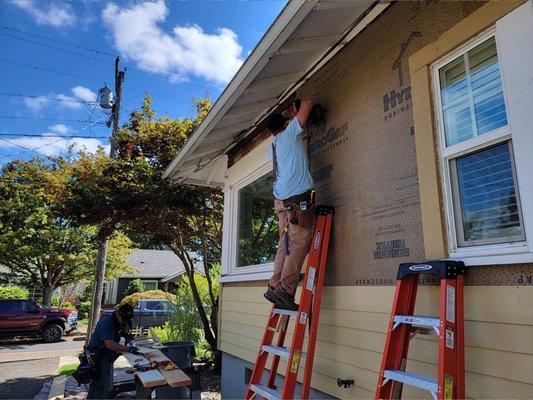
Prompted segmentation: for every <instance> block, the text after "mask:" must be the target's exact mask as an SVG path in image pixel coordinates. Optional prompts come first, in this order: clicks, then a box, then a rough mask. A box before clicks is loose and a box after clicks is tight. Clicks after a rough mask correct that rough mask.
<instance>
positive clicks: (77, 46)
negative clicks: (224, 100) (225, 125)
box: [0, 26, 218, 89]
mask: <svg viewBox="0 0 533 400" xmlns="http://www.w3.org/2000/svg"><path fill="white" fill-rule="evenodd" d="M2 28H3V29H7V30H10V31H13V32H18V33H22V34H25V35H29V36H34V37H38V38H40V39H44V40H50V41H52V42H55V43H60V44H64V45H67V46H73V47H76V48H79V49H82V50H86V51H90V52H93V53H95V57H96V56H98V55H99V54H102V55H106V56H110V57H116V56H117V55H116V54H111V53H108V52H105V51H103V50H97V49H91V48H89V47H85V46H80V45H78V44H74V43H71V42H65V41H62V40H58V39H53V38H49V37H46V36H42V35H38V34H35V33H31V32H27V31H23V30H20V29H14V28H10V27H7V26H2ZM0 35H4V36H7V37H11V38H13V39H18V40H23V41H26V42H29V43H33V44H36V45H40V46H44V47H48V48H51V49H55V50H59V51H63V52H66V53H69V54H73V55H77V56H80V57H84V58H88V59H90V60H92V61H98V62H102V63H106V64H113V62H111V61H104V60H99V59H97V58H93V57H91V56H87V55H85V54H82V53H78V52H74V51H71V50H67V49H62V48H60V47H56V46H52V45H49V44H46V43H42V42H36V41H33V40H30V39H27V38H22V37H19V36H15V35H10V34H8V33H4V32H0ZM137 64H138V65H141V66H144V67H146V68H150V69H152V70H155V71H146V70H142V69H140V68H135V67H131V66H130V67H128V68H129V69H133V70H135V71H139V72H142V73H148V74H151V75H154V76H158V77H159V74H160V73H164V74H168V75H177V74H176V72H174V71H169V70H165V69H162V68H161V67H158V66H156V65H152V64H146V63H141V62H138V61H137ZM193 79H194V78H193ZM194 80H200V79H194ZM177 84H179V85H190V86H196V87H198V88H201V89H218V87H217V86H216V85H211V86H206V85H199V84H196V83H192V82H188V81H183V82H178V83H177Z"/></svg>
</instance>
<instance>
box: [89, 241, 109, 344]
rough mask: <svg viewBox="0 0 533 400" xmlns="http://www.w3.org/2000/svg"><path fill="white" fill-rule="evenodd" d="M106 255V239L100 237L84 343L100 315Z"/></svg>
mask: <svg viewBox="0 0 533 400" xmlns="http://www.w3.org/2000/svg"><path fill="white" fill-rule="evenodd" d="M106 257H107V240H106V239H102V240H100V242H99V244H98V258H97V259H96V274H95V277H94V288H93V298H92V307H91V315H90V320H89V326H88V327H87V336H86V338H85V343H86V344H87V343H89V341H90V339H91V335H92V332H93V330H94V327H95V326H96V322H97V321H98V319H99V317H100V309H101V308H102V304H101V303H102V295H103V292H104V277H105V262H106Z"/></svg>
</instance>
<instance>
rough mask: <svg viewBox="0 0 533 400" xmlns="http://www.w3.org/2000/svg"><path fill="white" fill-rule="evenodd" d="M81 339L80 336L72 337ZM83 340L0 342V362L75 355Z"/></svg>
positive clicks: (80, 348)
mask: <svg viewBox="0 0 533 400" xmlns="http://www.w3.org/2000/svg"><path fill="white" fill-rule="evenodd" d="M74 339H82V337H78V338H74ZM83 344H84V341H83V340H72V339H71V338H67V340H62V341H61V342H58V343H42V342H41V341H40V340H38V339H36V340H25V341H2V342H0V363H4V362H12V361H24V360H36V359H46V358H55V357H60V356H68V355H76V354H77V353H79V352H81V350H82V348H83Z"/></svg>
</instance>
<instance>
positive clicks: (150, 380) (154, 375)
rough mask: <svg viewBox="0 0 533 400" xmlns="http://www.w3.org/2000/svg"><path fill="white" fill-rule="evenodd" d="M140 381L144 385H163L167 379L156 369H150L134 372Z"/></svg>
mask: <svg viewBox="0 0 533 400" xmlns="http://www.w3.org/2000/svg"><path fill="white" fill-rule="evenodd" d="M135 375H136V376H137V377H138V378H139V379H140V381H141V383H142V384H143V386H144V387H147V388H148V387H156V386H163V385H166V384H167V380H166V379H165V377H164V376H163V374H161V372H159V371H158V370H156V369H151V370H149V371H144V372H137V373H136V374H135Z"/></svg>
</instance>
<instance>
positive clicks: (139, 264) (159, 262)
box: [104, 249, 203, 304]
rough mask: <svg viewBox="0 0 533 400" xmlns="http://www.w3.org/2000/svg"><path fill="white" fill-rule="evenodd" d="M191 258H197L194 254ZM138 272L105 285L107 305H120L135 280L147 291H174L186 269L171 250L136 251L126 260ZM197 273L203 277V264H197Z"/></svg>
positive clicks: (199, 262)
mask: <svg viewBox="0 0 533 400" xmlns="http://www.w3.org/2000/svg"><path fill="white" fill-rule="evenodd" d="M190 256H191V258H193V259H194V258H196V255H194V254H193V253H191V254H190ZM126 262H127V263H128V264H130V265H132V266H133V267H134V268H135V269H136V270H137V272H135V273H132V274H127V275H124V276H121V277H118V278H116V279H115V280H113V281H111V282H106V284H105V297H104V299H105V301H104V303H105V304H118V303H119V302H120V301H121V300H122V299H123V298H124V291H125V290H126V288H127V287H128V285H129V283H130V282H131V281H132V280H134V279H140V280H141V281H142V283H143V286H144V289H145V290H156V289H159V290H164V291H168V292H172V291H174V289H176V286H177V285H179V283H180V282H181V280H182V277H183V274H184V273H185V267H184V266H183V263H182V262H181V260H180V259H179V257H178V256H177V255H176V254H174V253H173V252H172V251H170V250H144V249H138V250H134V251H133V252H132V253H131V254H130V255H129V256H128V258H127V259H126ZM195 269H196V271H197V272H199V273H201V274H202V275H203V264H202V262H201V261H198V262H197V263H196V268H195Z"/></svg>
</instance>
